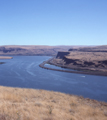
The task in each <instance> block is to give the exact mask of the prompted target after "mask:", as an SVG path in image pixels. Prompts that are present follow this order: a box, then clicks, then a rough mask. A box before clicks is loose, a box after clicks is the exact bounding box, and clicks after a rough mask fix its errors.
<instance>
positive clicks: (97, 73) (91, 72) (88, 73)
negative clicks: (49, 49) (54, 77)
mask: <svg viewBox="0 0 107 120" xmlns="http://www.w3.org/2000/svg"><path fill="white" fill-rule="evenodd" d="M53 59H54V58H51V59H49V60H47V61H44V62H43V63H41V64H40V65H39V67H41V68H44V69H47V70H55V71H60V72H68V73H77V74H87V75H99V76H107V73H106V72H101V71H93V70H82V69H80V68H78V69H77V68H74V67H73V68H72V67H71V68H70V67H66V66H63V65H58V64H56V63H54V62H53ZM45 64H51V65H55V66H58V67H62V68H69V69H74V70H76V71H69V70H61V69H54V68H49V67H46V66H45Z"/></svg>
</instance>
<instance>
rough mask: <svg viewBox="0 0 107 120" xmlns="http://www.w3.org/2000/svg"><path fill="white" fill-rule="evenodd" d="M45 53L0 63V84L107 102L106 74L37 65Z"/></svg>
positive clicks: (44, 57) (14, 57) (46, 58)
mask: <svg viewBox="0 0 107 120" xmlns="http://www.w3.org/2000/svg"><path fill="white" fill-rule="evenodd" d="M49 58H51V57H48V56H13V59H11V60H0V62H6V63H5V64H2V65H0V85H2V86H11V87H21V88H34V89H45V90H53V91H59V92H63V93H69V94H75V95H82V96H84V97H87V98H92V99H96V100H100V101H106V102H107V77H105V76H104V77H103V76H95V75H85V74H74V73H66V72H60V71H52V70H47V69H43V68H40V67H39V64H40V63H42V62H43V61H45V60H48V59H49Z"/></svg>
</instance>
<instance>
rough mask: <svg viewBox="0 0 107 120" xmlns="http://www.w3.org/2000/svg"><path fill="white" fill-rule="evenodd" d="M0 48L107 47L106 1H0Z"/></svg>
mask: <svg viewBox="0 0 107 120" xmlns="http://www.w3.org/2000/svg"><path fill="white" fill-rule="evenodd" d="M0 45H51V46H52V45H107V0H0Z"/></svg>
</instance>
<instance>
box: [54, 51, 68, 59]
mask: <svg viewBox="0 0 107 120" xmlns="http://www.w3.org/2000/svg"><path fill="white" fill-rule="evenodd" d="M68 54H70V52H58V54H57V56H56V58H60V59H63V58H64V56H65V55H68Z"/></svg>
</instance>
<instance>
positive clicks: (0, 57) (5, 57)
mask: <svg viewBox="0 0 107 120" xmlns="http://www.w3.org/2000/svg"><path fill="white" fill-rule="evenodd" d="M12 58H13V57H9V56H0V59H12Z"/></svg>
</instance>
